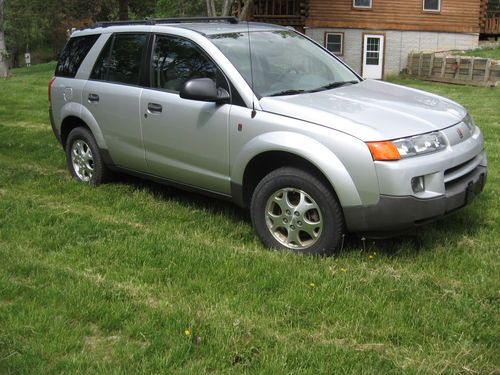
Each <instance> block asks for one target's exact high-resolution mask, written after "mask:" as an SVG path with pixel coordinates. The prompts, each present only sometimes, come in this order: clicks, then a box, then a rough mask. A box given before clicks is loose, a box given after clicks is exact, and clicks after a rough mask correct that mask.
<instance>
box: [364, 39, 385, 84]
mask: <svg viewBox="0 0 500 375" xmlns="http://www.w3.org/2000/svg"><path fill="white" fill-rule="evenodd" d="M384 39H385V37H384V35H377V34H375V35H374V34H365V35H364V36H363V78H372V79H382V76H383V70H384Z"/></svg>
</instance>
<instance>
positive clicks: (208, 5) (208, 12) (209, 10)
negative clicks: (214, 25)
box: [207, 0, 213, 17]
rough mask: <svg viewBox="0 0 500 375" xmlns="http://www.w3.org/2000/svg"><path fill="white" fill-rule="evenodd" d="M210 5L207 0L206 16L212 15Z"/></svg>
mask: <svg viewBox="0 0 500 375" xmlns="http://www.w3.org/2000/svg"><path fill="white" fill-rule="evenodd" d="M212 16H213V14H212V6H211V5H210V0H207V17H212Z"/></svg>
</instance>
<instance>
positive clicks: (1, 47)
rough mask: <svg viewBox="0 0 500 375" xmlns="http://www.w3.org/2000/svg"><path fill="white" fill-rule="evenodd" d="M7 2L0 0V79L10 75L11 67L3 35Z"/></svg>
mask: <svg viewBox="0 0 500 375" xmlns="http://www.w3.org/2000/svg"><path fill="white" fill-rule="evenodd" d="M4 5H5V0H0V77H7V76H8V75H9V66H8V65H7V49H6V48H5V35H4V33H3V17H4V12H3V10H4Z"/></svg>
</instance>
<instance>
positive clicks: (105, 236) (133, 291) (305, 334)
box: [0, 64, 500, 375]
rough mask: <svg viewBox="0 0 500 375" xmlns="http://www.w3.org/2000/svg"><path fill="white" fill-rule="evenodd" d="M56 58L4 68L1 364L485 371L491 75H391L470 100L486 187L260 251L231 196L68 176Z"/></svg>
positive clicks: (498, 327)
mask: <svg viewBox="0 0 500 375" xmlns="http://www.w3.org/2000/svg"><path fill="white" fill-rule="evenodd" d="M53 68H54V66H53V65H52V64H47V65H38V66H33V67H32V68H31V69H29V70H27V69H19V70H14V71H12V77H11V78H9V79H7V80H2V81H0V373H1V374H10V373H16V374H18V373H19V374H52V373H92V374H93V373H103V374H109V373H117V374H118V373H120V374H121V373H132V374H136V373H162V374H205V373H206V374H224V373H225V374H237V373H244V374H315V375H316V374H381V373H385V374H391V373H392V374H399V373H406V374H433V373H435V374H438V373H439V374H458V373H462V374H489V373H496V374H498V373H499V371H500V357H499V356H498V354H499V353H500V345H499V342H500V324H499V323H500V320H499V313H500V309H499V307H500V298H499V287H500V280H499V251H498V248H499V233H500V205H499V202H500V200H499V193H500V192H499V182H500V181H499V177H498V176H499V174H500V160H499V158H500V122H499V121H500V89H491V88H477V87H463V86H451V85H443V84H435V83H423V82H419V81H412V80H397V82H398V83H401V84H404V85H408V86H413V87H418V88H422V89H425V90H429V91H432V92H436V93H438V94H442V95H445V96H448V97H450V98H453V99H456V100H458V101H459V102H461V103H463V104H464V105H466V106H467V108H468V109H469V110H470V112H471V113H472V115H473V116H474V118H475V119H476V122H477V123H478V124H480V125H481V127H482V129H483V131H484V133H485V137H486V142H487V143H486V147H487V150H488V156H489V162H490V174H489V180H488V184H487V187H486V190H485V192H484V193H483V194H482V195H481V196H480V197H478V198H477V199H476V200H475V201H474V202H473V204H472V205H471V206H469V207H467V208H465V209H463V210H461V211H460V212H458V213H456V214H453V215H451V216H449V217H448V218H446V219H445V220H441V221H438V222H436V223H435V224H432V225H428V226H426V227H424V228H421V229H419V230H418V231H417V232H415V233H414V234H413V235H409V236H406V237H402V238H398V239H393V240H386V241H376V242H372V241H367V244H366V248H365V249H363V246H362V242H361V241H359V240H358V239H356V238H351V239H349V241H348V243H347V248H346V249H344V251H343V252H342V253H340V254H338V255H336V256H334V257H330V258H310V257H305V256H295V255H292V254H288V253H285V252H277V251H269V250H266V249H264V248H263V246H262V245H261V244H260V242H259V241H258V239H257V237H256V235H255V234H254V232H253V230H252V228H251V224H250V220H249V216H248V214H247V213H246V212H244V211H241V210H239V209H238V208H236V207H234V206H233V205H231V204H229V203H225V202H221V201H216V200H212V199H207V198H204V197H201V196H199V195H195V194H191V193H185V192H181V191H179V190H176V189H172V188H166V187H163V186H160V185H157V184H154V183H149V182H143V181H140V180H137V179H133V178H123V179H121V180H120V181H118V182H116V183H112V184H108V185H104V186H101V187H98V188H91V187H89V186H85V185H82V184H78V183H76V182H75V181H73V180H72V179H71V178H70V175H69V172H68V171H67V168H66V165H65V159H64V154H63V152H62V149H61V147H60V146H59V145H58V144H57V142H56V139H55V137H54V136H53V134H52V130H51V128H50V124H49V121H48V115H47V82H48V80H49V78H50V77H51V75H52V72H53ZM395 214H397V213H396V212H395Z"/></svg>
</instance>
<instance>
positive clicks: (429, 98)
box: [260, 80, 467, 141]
mask: <svg viewBox="0 0 500 375" xmlns="http://www.w3.org/2000/svg"><path fill="white" fill-rule="evenodd" d="M260 105H261V108H262V109H263V110H264V111H266V112H271V113H276V114H280V115H283V116H287V117H292V118H296V119H299V120H303V121H307V122H311V123H315V124H318V125H322V126H327V127H330V128H332V129H336V130H339V131H342V132H345V133H348V134H350V135H352V136H354V137H357V138H359V139H361V140H363V141H381V140H390V139H397V138H403V137H408V136H412V135H417V134H422V133H428V132H431V131H435V130H439V129H443V128H447V127H449V126H452V125H455V124H457V123H459V122H460V121H462V120H463V118H464V117H465V116H466V114H467V112H466V110H465V109H464V108H463V107H462V106H461V105H459V104H457V103H455V102H453V101H451V100H449V99H446V98H443V97H440V96H437V95H434V94H429V93H427V92H423V91H420V90H416V89H411V88H407V87H403V86H398V85H394V84H390V83H387V82H381V81H374V80H366V81H363V82H360V83H358V84H354V85H348V86H343V87H339V88H336V89H332V90H327V91H320V92H315V93H307V94H299V95H288V96H276V97H264V98H262V99H261V100H260Z"/></svg>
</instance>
